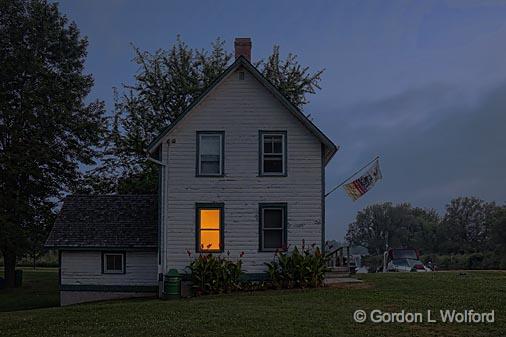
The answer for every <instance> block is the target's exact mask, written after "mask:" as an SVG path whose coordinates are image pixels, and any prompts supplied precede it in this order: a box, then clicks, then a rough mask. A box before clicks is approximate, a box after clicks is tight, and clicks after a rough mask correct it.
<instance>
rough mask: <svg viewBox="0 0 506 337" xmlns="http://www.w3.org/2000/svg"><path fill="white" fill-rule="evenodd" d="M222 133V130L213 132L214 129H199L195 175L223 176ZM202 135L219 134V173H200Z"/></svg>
mask: <svg viewBox="0 0 506 337" xmlns="http://www.w3.org/2000/svg"><path fill="white" fill-rule="evenodd" d="M223 135H224V134H223V133H222V132H214V131H209V132H207V131H201V132H199V133H198V142H199V144H198V153H197V160H198V162H197V169H198V171H197V176H200V177H209V176H211V177H213V176H215V177H221V176H223V169H224V165H223V156H224V153H223ZM202 136H219V137H220V161H219V168H220V171H219V173H202V161H201V158H202V154H201V151H200V150H201V148H202V147H201V145H200V144H202Z"/></svg>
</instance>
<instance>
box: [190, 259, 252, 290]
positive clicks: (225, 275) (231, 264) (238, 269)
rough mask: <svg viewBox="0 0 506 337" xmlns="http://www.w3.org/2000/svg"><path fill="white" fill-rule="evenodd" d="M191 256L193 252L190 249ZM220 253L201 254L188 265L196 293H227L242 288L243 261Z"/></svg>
mask: <svg viewBox="0 0 506 337" xmlns="http://www.w3.org/2000/svg"><path fill="white" fill-rule="evenodd" d="M188 255H189V256H190V257H191V252H190V251H188ZM229 255H230V254H229V253H228V254H227V256H226V257H223V256H220V255H213V254H211V253H209V254H199V255H198V256H197V257H196V258H195V259H194V260H193V261H192V262H191V263H190V265H189V266H188V267H187V269H188V270H189V272H190V277H191V281H192V283H193V288H194V291H195V295H206V294H219V293H227V292H231V291H234V290H239V289H240V281H239V278H240V276H241V274H242V261H241V259H240V258H241V257H242V256H243V255H244V253H241V255H240V257H239V258H238V259H237V260H236V261H232V260H231V259H230V258H229Z"/></svg>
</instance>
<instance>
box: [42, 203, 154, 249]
mask: <svg viewBox="0 0 506 337" xmlns="http://www.w3.org/2000/svg"><path fill="white" fill-rule="evenodd" d="M157 243H158V227H157V197H156V195H71V196H68V197H66V198H65V200H64V202H63V206H62V209H61V210H60V214H59V215H58V217H57V219H56V222H55V224H54V226H53V229H52V230H51V233H50V234H49V237H48V239H47V241H46V245H45V246H46V247H47V248H80V249H82V248H84V249H90V248H98V249H100V248H149V249H154V248H156V247H157Z"/></svg>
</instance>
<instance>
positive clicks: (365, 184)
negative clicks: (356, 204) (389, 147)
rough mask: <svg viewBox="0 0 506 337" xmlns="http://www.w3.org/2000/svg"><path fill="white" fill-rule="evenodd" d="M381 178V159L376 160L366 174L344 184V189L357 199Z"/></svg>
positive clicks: (352, 197)
mask: <svg viewBox="0 0 506 337" xmlns="http://www.w3.org/2000/svg"><path fill="white" fill-rule="evenodd" d="M381 178H383V176H382V175H381V171H380V167H379V160H376V161H375V162H374V164H372V166H371V168H370V169H369V170H367V172H366V174H364V175H363V176H361V177H359V178H358V179H355V180H353V181H352V182H351V183H348V184H346V185H344V190H345V191H346V194H348V196H349V197H350V198H351V199H352V200H353V201H355V200H357V199H358V198H360V197H361V196H363V195H364V194H366V193H367V191H369V190H370V189H371V188H372V187H373V186H374V184H376V182H377V181H378V180H380V179H381Z"/></svg>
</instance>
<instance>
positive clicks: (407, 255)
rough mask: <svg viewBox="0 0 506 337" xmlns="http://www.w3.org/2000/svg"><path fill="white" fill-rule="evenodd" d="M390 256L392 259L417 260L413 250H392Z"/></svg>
mask: <svg viewBox="0 0 506 337" xmlns="http://www.w3.org/2000/svg"><path fill="white" fill-rule="evenodd" d="M392 256H393V257H394V259H415V260H416V259H418V256H417V255H416V250H414V249H393V250H392Z"/></svg>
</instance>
